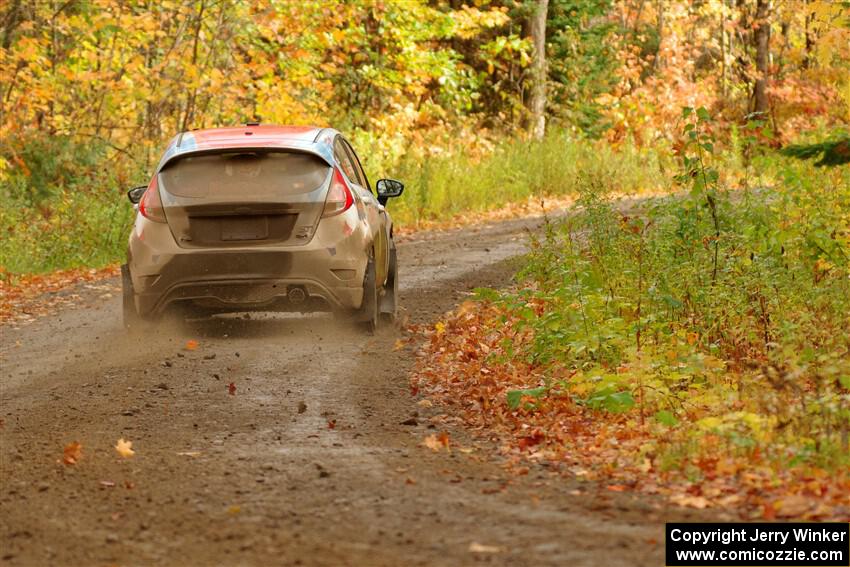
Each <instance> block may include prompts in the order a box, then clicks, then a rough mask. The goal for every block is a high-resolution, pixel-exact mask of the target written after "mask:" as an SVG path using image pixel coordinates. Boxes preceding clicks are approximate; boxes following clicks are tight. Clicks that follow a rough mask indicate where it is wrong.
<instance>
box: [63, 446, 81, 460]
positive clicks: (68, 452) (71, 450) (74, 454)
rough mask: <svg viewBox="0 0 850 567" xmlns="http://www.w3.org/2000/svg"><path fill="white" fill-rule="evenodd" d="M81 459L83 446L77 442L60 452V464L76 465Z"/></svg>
mask: <svg viewBox="0 0 850 567" xmlns="http://www.w3.org/2000/svg"><path fill="white" fill-rule="evenodd" d="M82 457H83V445H82V444H81V443H79V442H77V441H74V442H73V443H68V444H67V445H65V448H64V449H63V450H62V462H63V463H64V464H66V465H76V464H77V463H78V462H79V461H80V459H81V458H82Z"/></svg>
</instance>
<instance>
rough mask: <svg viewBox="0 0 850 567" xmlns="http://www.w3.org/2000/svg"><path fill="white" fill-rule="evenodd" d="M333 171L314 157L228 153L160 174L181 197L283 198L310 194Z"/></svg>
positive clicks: (186, 162)
mask: <svg viewBox="0 0 850 567" xmlns="http://www.w3.org/2000/svg"><path fill="white" fill-rule="evenodd" d="M329 173H330V167H329V166H328V165H327V164H326V163H325V162H324V161H322V160H321V159H319V158H317V157H315V156H312V155H310V154H303V153H294V152H228V153H219V154H213V155H199V156H188V157H185V158H183V159H180V160H179V161H177V162H175V163H172V164H169V165H167V166H166V167H165V169H163V170H162V171H161V172H160V174H159V175H160V179H159V181H160V184H161V186H162V187H164V188H165V190H166V191H168V192H169V193H171V194H172V195H176V196H178V197H215V198H222V197H224V198H227V197H236V198H245V197H252V198H256V197H261V198H262V197H268V198H274V197H281V196H286V195H297V194H300V193H309V192H310V191H313V190H315V189H318V188H319V186H321V185H322V183H324V181H325V180H326V179H327V177H328V175H329Z"/></svg>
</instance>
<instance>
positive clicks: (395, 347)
mask: <svg viewBox="0 0 850 567" xmlns="http://www.w3.org/2000/svg"><path fill="white" fill-rule="evenodd" d="M405 344H407V343H405V341H403V340H401V339H396V341H395V344H394V345H393V350H401V349H403V348H404V345H405Z"/></svg>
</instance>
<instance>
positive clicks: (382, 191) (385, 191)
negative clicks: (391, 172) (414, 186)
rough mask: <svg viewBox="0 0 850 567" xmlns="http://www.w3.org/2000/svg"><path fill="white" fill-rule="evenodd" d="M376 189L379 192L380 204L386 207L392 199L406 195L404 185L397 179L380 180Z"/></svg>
mask: <svg viewBox="0 0 850 567" xmlns="http://www.w3.org/2000/svg"><path fill="white" fill-rule="evenodd" d="M375 189H376V190H377V191H378V202H379V203H380V204H382V205H386V204H387V201H388V200H389V199H390V197H398V196H400V195H401V194H402V193H404V183H402V182H401V181H396V180H395V179H379V180H378V182H377V183H376V184H375Z"/></svg>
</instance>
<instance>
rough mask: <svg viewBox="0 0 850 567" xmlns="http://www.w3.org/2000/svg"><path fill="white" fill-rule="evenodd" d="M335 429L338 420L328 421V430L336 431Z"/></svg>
mask: <svg viewBox="0 0 850 567" xmlns="http://www.w3.org/2000/svg"><path fill="white" fill-rule="evenodd" d="M335 427H336V420H335V419H329V420H328V429H334V428H335Z"/></svg>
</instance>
